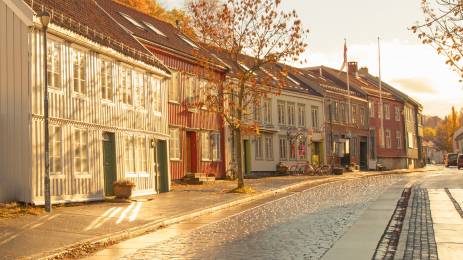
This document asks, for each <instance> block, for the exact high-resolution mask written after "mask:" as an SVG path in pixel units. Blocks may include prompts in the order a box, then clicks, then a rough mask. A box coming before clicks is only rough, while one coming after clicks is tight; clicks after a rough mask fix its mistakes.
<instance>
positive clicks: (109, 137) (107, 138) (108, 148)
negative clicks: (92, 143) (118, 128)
mask: <svg viewBox="0 0 463 260" xmlns="http://www.w3.org/2000/svg"><path fill="white" fill-rule="evenodd" d="M103 168H104V187H105V195H106V196H112V195H114V191H113V182H114V181H115V180H116V178H117V168H116V142H115V136H114V133H108V132H104V133H103Z"/></svg>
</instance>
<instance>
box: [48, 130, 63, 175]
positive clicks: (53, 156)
mask: <svg viewBox="0 0 463 260" xmlns="http://www.w3.org/2000/svg"><path fill="white" fill-rule="evenodd" d="M49 135H50V144H49V145H50V146H49V148H50V151H49V152H50V174H51V175H60V174H62V173H63V142H62V140H63V139H62V138H63V136H62V131H61V127H59V126H54V125H50V132H49Z"/></svg>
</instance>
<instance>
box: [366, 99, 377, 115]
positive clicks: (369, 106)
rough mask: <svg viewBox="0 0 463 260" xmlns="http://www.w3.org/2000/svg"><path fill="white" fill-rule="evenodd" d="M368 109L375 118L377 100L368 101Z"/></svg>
mask: <svg viewBox="0 0 463 260" xmlns="http://www.w3.org/2000/svg"><path fill="white" fill-rule="evenodd" d="M368 109H370V118H375V115H376V114H375V102H374V101H370V102H368Z"/></svg>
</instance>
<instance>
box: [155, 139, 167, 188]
mask: <svg viewBox="0 0 463 260" xmlns="http://www.w3.org/2000/svg"><path fill="white" fill-rule="evenodd" d="M155 150H156V152H155V156H156V157H155V160H156V161H157V176H158V179H157V181H156V185H157V191H158V192H168V191H169V172H168V161H167V142H166V141H165V140H158V141H157V145H156V149H155Z"/></svg>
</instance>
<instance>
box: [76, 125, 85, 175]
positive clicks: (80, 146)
mask: <svg viewBox="0 0 463 260" xmlns="http://www.w3.org/2000/svg"><path fill="white" fill-rule="evenodd" d="M73 146H74V158H73V159H74V173H75V174H88V132H87V130H84V129H74V144H73Z"/></svg>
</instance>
